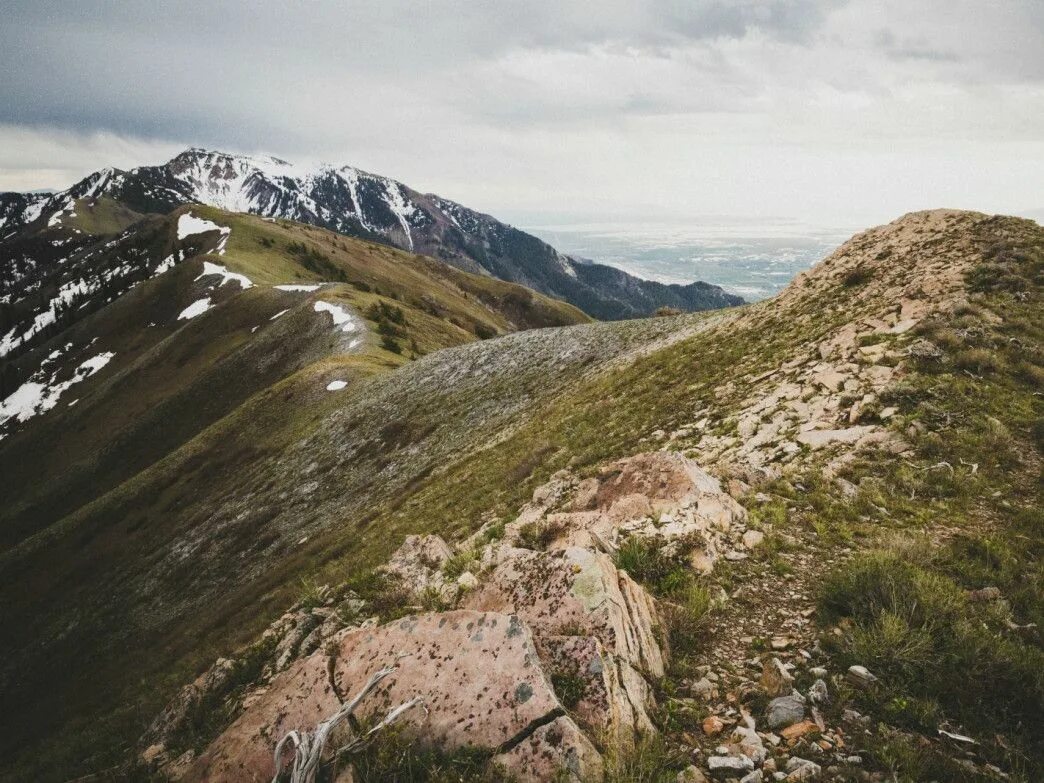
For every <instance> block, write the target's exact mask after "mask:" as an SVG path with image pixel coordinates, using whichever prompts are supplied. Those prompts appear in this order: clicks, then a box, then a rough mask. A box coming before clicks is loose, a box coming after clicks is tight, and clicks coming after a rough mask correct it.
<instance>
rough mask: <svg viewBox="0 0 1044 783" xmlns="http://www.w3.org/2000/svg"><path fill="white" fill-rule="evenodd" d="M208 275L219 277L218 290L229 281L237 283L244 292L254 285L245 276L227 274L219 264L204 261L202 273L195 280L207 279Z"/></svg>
mask: <svg viewBox="0 0 1044 783" xmlns="http://www.w3.org/2000/svg"><path fill="white" fill-rule="evenodd" d="M210 275H221V282H220V283H218V288H220V287H221V286H223V285H224V284H225V283H227V282H228V281H229V280H235V281H236V282H237V283H239V287H240V288H242V289H243V290H244V291H245V290H246V289H248V288H251V287H253V285H254V283H253V281H252V280H251V279H250V278H249V277H247V276H246V275H240V274H236V273H235V272H229V271H228V269H226V268H225V267H223V266H221V264H212V263H210V262H209V261H204V262H203V271H202V272H200V274H199V277H197V278H196V280H199V279H200V278H203V277H209V276H210Z"/></svg>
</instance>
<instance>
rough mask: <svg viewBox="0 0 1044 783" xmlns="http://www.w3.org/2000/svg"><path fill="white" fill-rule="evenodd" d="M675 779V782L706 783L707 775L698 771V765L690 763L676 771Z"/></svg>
mask: <svg viewBox="0 0 1044 783" xmlns="http://www.w3.org/2000/svg"><path fill="white" fill-rule="evenodd" d="M675 781H676V783H707V776H706V775H704V774H703V773H702V772H701V771H700V768H699V767H697V766H695V765H694V764H690V765H689V766H687V767H686V768H685V769H683V770H682V771H681V772H679V773H678V777H676V778H675Z"/></svg>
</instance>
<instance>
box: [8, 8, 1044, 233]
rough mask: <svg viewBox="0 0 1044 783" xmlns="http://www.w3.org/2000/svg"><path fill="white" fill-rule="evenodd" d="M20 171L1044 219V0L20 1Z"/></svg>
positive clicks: (793, 211)
mask: <svg viewBox="0 0 1044 783" xmlns="http://www.w3.org/2000/svg"><path fill="white" fill-rule="evenodd" d="M3 20H4V21H3V24H2V25H0V73H3V74H4V78H3V79H0V190H33V189H43V188H64V187H67V186H68V185H70V184H72V183H73V182H74V181H76V180H77V179H79V178H80V177H82V176H84V175H86V174H88V173H90V172H91V171H94V170H97V169H99V168H101V167H103V166H108V165H113V166H117V167H122V168H130V167H133V166H135V165H143V164H154V163H159V162H162V161H165V160H167V159H169V158H170V157H173V155H175V154H176V153H177V152H179V151H180V150H182V149H184V148H186V147H189V146H204V147H209V148H213V149H220V150H224V151H230V152H237V151H239V152H250V153H268V154H274V155H277V156H279V157H282V158H286V159H288V160H291V161H300V162H318V161H324V162H331V163H350V164H352V165H355V166H358V167H361V168H363V169H366V170H369V171H374V172H377V173H381V174H385V175H388V176H391V177H394V178H396V179H399V180H401V181H403V182H405V183H407V184H408V185H410V186H411V187H414V188H416V189H418V190H424V191H432V192H437V193H439V194H441V195H444V196H446V197H449V198H453V199H455V200H457V201H460V202H462V203H464V204H466V205H468V206H470V207H473V208H476V209H480V210H482V211H486V212H490V213H492V214H494V215H496V216H497V217H500V218H502V219H507V220H510V221H512V222H516V223H519V224H523V225H524V224H526V223H530V224H537V223H540V224H546V223H549V222H551V223H553V222H555V221H563V222H569V221H578V220H603V221H605V220H608V221H612V220H645V219H658V220H665V221H680V222H684V221H686V220H695V219H697V218H700V217H705V216H730V217H735V218H741V219H749V220H758V219H766V218H769V217H772V218H779V217H783V218H794V219H800V220H806V221H812V222H815V223H819V224H845V225H869V224H871V223H879V222H883V221H887V220H891V219H893V218H895V217H897V216H898V215H900V214H902V213H904V212H907V211H911V210H915V209H926V208H933V207H956V208H967V209H979V210H983V211H988V212H1004V213H1011V214H1024V215H1029V216H1033V217H1037V218H1038V219H1040V218H1042V217H1044V2H1041V0H990V1H989V2H983V0H976V2H966V1H965V0H944V1H939V0H919V1H918V2H909V0H882V1H880V2H869V0H851V1H845V0H780V1H779V2H771V1H764V2H754V1H753V0H735V1H726V0H715V1H711V0H649V1H648V2H615V0H599V2H572V1H571V0H526V1H525V2H514V1H513V0H499V1H498V2H482V1H481V0H445V1H444V2H400V1H399V0H349V1H348V2H345V0H338V1H337V2H324V1H323V0H312V1H311V2H294V3H288V2H265V0H241V1H239V2H231V1H224V2H221V1H218V0H208V1H207V2H197V1H196V0H183V1H182V2H177V3H170V2H152V0H138V1H137V2H125V3H117V2H107V1H105V0H80V2H77V3H66V2H49V1H48V0H33V1H32V2H22V0H6V2H5V3H4V8H3Z"/></svg>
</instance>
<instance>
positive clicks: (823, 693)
mask: <svg viewBox="0 0 1044 783" xmlns="http://www.w3.org/2000/svg"><path fill="white" fill-rule="evenodd" d="M808 700H809V701H810V702H812V703H813V704H820V705H822V704H829V703H830V690H829V689H828V688H827V684H826V682H824V681H823V680H821V679H820V680H816V681H815V682H814V683H812V687H811V688H809V689H808Z"/></svg>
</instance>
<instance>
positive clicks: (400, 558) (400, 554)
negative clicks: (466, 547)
mask: <svg viewBox="0 0 1044 783" xmlns="http://www.w3.org/2000/svg"><path fill="white" fill-rule="evenodd" d="M451 557H453V550H452V549H450V548H449V545H448V544H447V543H446V542H445V541H443V540H442V538H441V537H439V536H435V535H428V536H406V539H405V540H404V541H403V542H402V545H401V546H400V547H399V548H398V549H397V550H395V553H394V554H393V555H392V556H391V557H390V558H389V559H388V562H387V563H386V564H385V566H384V570H385V571H387V572H388V573H389V574H393V575H394V576H397V577H399V579H401V580H402V582H403V584H405V585H406V586H407V587H408V588H409V589H410V590H412V591H413V592H415V593H422V592H424V591H425V590H426V589H428V588H429V587H433V588H436V589H438V588H441V587H442V585H443V583H444V581H445V580H444V579H443V576H442V567H443V566H444V565H445V564H446V561H447V560H449V559H450V558H451Z"/></svg>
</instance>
